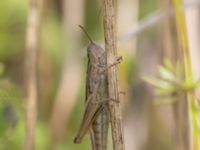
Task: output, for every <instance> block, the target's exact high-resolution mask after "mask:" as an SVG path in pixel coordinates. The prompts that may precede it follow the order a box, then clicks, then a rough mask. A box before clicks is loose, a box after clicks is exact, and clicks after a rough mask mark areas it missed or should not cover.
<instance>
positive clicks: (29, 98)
mask: <svg viewBox="0 0 200 150" xmlns="http://www.w3.org/2000/svg"><path fill="white" fill-rule="evenodd" d="M29 7H30V8H29V14H28V22H27V35H26V55H25V78H26V81H25V84H26V85H25V86H26V139H25V149H26V150H34V149H35V127H36V118H37V108H36V105H37V76H36V72H37V71H36V70H37V49H38V28H39V17H38V2H37V0H30V2H29Z"/></svg>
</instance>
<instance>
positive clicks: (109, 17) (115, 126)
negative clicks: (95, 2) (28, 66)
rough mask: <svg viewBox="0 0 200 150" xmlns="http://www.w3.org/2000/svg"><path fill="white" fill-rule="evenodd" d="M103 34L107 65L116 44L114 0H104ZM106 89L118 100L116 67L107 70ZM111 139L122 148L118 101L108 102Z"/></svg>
mask: <svg viewBox="0 0 200 150" xmlns="http://www.w3.org/2000/svg"><path fill="white" fill-rule="evenodd" d="M103 11H104V20H103V23H104V36H105V49H106V54H107V65H109V64H112V63H113V62H114V61H116V57H117V46H116V20H115V12H116V11H115V9H114V0H104V10H103ZM108 90H109V97H110V98H112V99H115V100H117V101H119V91H118V74H117V67H116V66H114V67H112V68H110V69H109V70H108ZM109 110H110V118H111V127H112V139H113V149H114V150H124V140H123V133H122V124H121V110H120V103H116V102H110V103H109Z"/></svg>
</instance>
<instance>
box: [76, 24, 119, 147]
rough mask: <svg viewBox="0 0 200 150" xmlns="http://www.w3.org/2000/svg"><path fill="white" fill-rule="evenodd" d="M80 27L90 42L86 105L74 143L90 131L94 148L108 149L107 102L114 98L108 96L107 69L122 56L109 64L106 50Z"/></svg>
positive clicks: (78, 141) (79, 141)
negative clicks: (107, 63)
mask: <svg viewBox="0 0 200 150" xmlns="http://www.w3.org/2000/svg"><path fill="white" fill-rule="evenodd" d="M79 27H80V28H81V29H82V30H83V31H84V32H85V34H86V35H87V37H88V39H89V40H90V44H89V46H88V48H87V53H88V67H87V79H86V104H85V105H86V106H85V112H84V115H83V120H82V122H81V126H80V129H79V131H78V134H77V136H76V137H75V139H74V143H81V141H82V139H83V137H84V135H85V134H86V133H87V132H88V131H90V138H91V143H92V149H93V150H106V149H107V135H108V126H109V118H108V116H109V115H108V109H107V108H108V107H107V105H108V103H107V102H108V100H112V99H110V98H108V79H107V74H106V70H107V69H109V68H110V67H112V66H114V65H116V64H118V63H119V62H120V60H121V57H118V58H117V59H116V62H114V63H113V64H111V65H109V66H107V65H106V53H105V50H104V49H103V48H101V47H100V46H99V45H97V44H96V43H95V42H93V40H92V39H91V38H90V36H89V35H88V33H87V32H86V30H85V29H84V28H83V27H82V26H80V25H79Z"/></svg>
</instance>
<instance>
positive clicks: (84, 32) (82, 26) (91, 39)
mask: <svg viewBox="0 0 200 150" xmlns="http://www.w3.org/2000/svg"><path fill="white" fill-rule="evenodd" d="M79 28H81V29H82V30H83V32H84V33H85V34H86V36H87V38H88V39H89V40H90V42H91V43H94V42H93V40H92V38H91V37H90V36H89V34H88V32H87V31H86V30H85V28H84V27H83V26H81V25H79Z"/></svg>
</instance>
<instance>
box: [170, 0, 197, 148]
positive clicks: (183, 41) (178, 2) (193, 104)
mask: <svg viewBox="0 0 200 150" xmlns="http://www.w3.org/2000/svg"><path fill="white" fill-rule="evenodd" d="M182 4H183V3H182V0H173V5H174V8H175V16H176V24H177V29H178V37H179V42H180V47H181V48H180V50H181V52H182V53H183V59H184V68H185V80H186V81H187V82H188V83H191V82H193V81H194V80H193V73H192V65H191V60H190V51H189V45H188V38H187V32H186V23H185V16H184V11H183V7H182V6H183V5H182ZM186 94H187V103H188V117H189V134H190V137H189V147H190V150H199V149H200V143H199V142H200V135H199V129H198V128H199V127H198V102H197V99H196V98H195V90H191V91H187V93H186Z"/></svg>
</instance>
